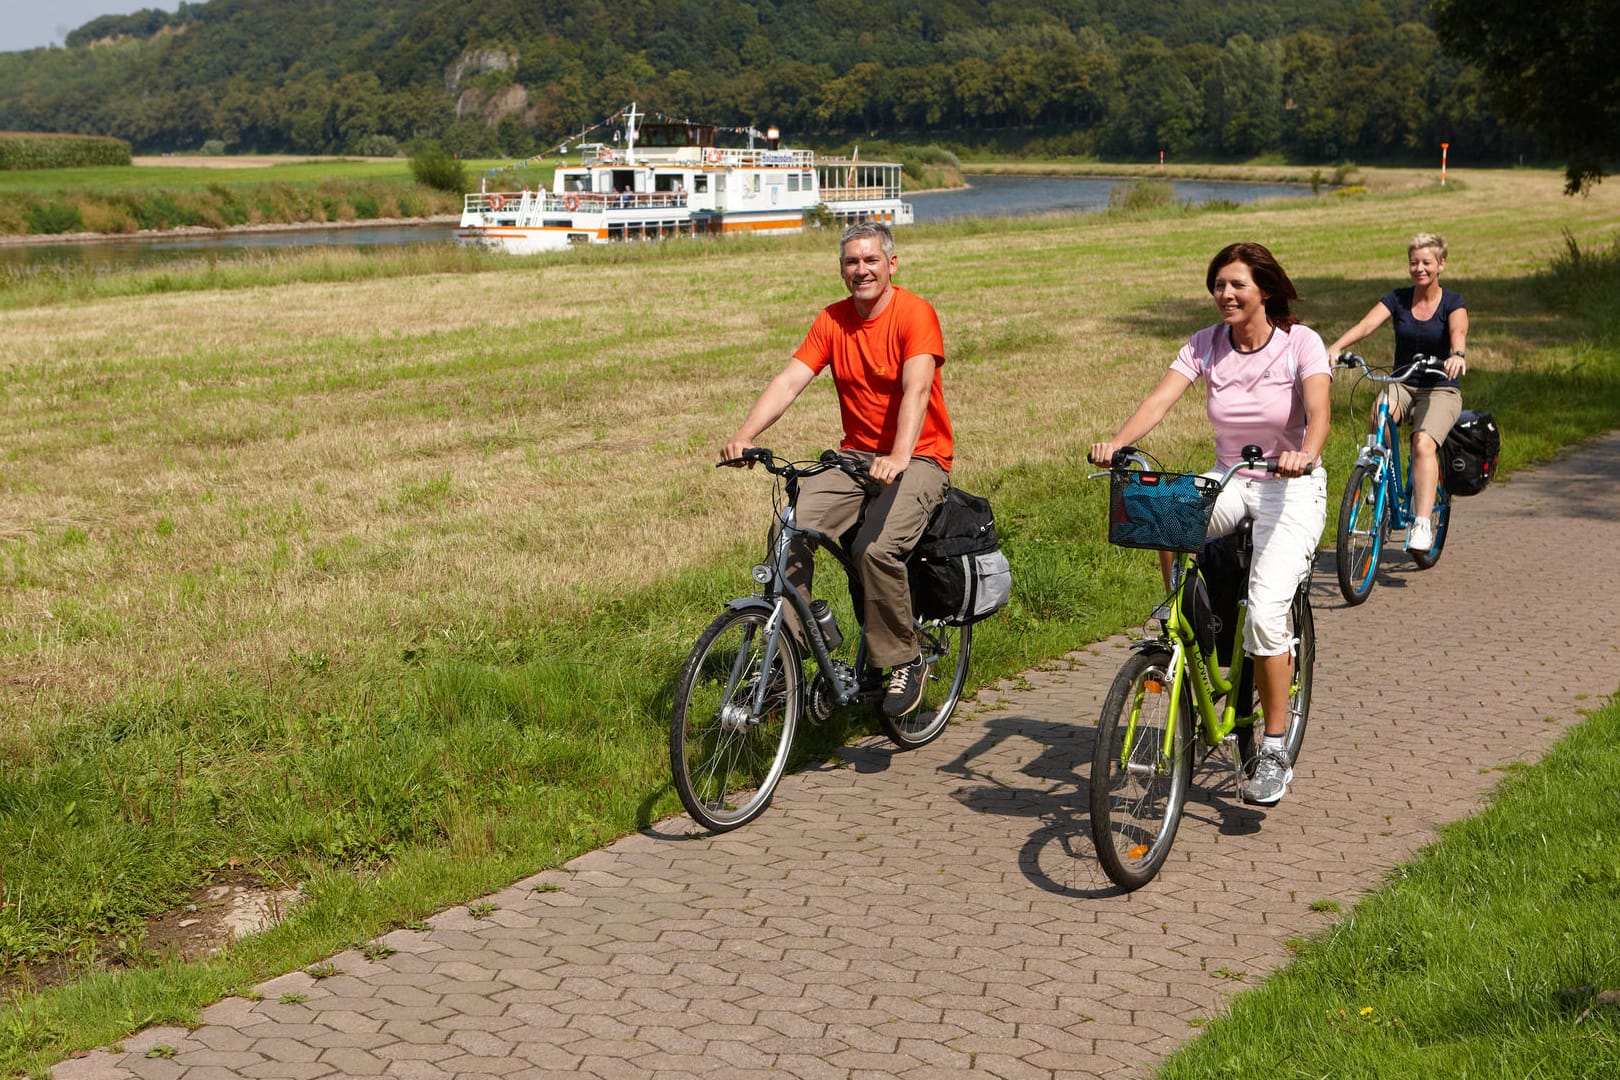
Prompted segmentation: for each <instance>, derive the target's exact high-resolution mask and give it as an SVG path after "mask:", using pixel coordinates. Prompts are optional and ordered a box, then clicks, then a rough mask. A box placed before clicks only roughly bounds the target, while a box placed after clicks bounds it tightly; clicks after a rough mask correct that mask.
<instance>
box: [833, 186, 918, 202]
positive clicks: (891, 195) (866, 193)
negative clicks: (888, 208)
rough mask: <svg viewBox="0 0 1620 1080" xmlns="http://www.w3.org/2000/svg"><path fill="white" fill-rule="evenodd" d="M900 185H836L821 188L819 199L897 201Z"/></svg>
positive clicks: (836, 200)
mask: <svg viewBox="0 0 1620 1080" xmlns="http://www.w3.org/2000/svg"><path fill="white" fill-rule="evenodd" d="M899 197H900V185H898V184H895V185H894V186H892V187H891V186H889V185H886V184H858V185H853V186H845V185H837V186H834V187H826V186H823V187H822V189H821V198H822V201H824V202H859V201H861V200H863V199H898V198H899Z"/></svg>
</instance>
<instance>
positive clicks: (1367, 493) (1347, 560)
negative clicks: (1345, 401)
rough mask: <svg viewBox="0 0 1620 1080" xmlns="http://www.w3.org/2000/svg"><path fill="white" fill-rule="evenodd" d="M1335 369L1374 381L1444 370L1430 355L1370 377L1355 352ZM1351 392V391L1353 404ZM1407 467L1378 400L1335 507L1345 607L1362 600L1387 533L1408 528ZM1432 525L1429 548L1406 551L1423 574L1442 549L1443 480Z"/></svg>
mask: <svg viewBox="0 0 1620 1080" xmlns="http://www.w3.org/2000/svg"><path fill="white" fill-rule="evenodd" d="M1338 364H1339V366H1340V367H1344V368H1351V369H1358V368H1359V369H1360V371H1361V377H1362V378H1363V379H1367V380H1370V381H1372V382H1375V383H1412V382H1421V380H1423V379H1424V378H1425V377H1426V376H1427V375H1428V374H1429V373H1431V372H1441V373H1443V372H1444V370H1445V361H1443V360H1441V359H1440V358H1439V357H1434V356H1418V357H1416V358H1414V363H1413V364H1412V366H1411V367H1410V368H1409V369H1408V370H1407V372H1406V374H1404V375H1402V376H1399V377H1396V376H1395V375H1383V374H1375V373H1374V372H1373V370H1372V369H1371V368H1369V367H1368V366H1367V361H1365V360H1363V359H1362V358H1361V357H1359V356H1356V355H1355V354H1354V353H1345V354H1344V355H1343V356H1341V357H1339V361H1338ZM1353 398H1354V394H1353V392H1352V401H1353ZM1413 516H1414V515H1413V513H1412V469H1411V463H1410V462H1408V463H1407V467H1406V468H1405V469H1402V468H1401V441H1400V438H1399V435H1398V432H1397V430H1396V425H1395V419H1394V417H1393V416H1391V415H1390V410H1389V395H1388V394H1380V395H1379V396H1378V419H1377V421H1376V423H1375V424H1374V425H1373V431H1372V433H1371V434H1369V435H1368V436H1367V445H1366V446H1365V447H1363V448H1362V451H1361V456H1360V457H1358V458H1357V459H1356V464H1355V468H1353V469H1351V470H1350V478H1349V480H1348V481H1347V482H1346V483H1345V485H1344V498H1343V499H1342V500H1341V501H1340V503H1339V536H1338V552H1337V562H1338V569H1339V591H1340V592H1341V593H1343V594H1344V600H1345V603H1347V604H1351V605H1355V604H1359V603H1361V602H1362V601H1364V600H1366V599H1367V597H1368V596H1369V595H1371V593H1372V587H1373V585H1374V584H1375V582H1376V580H1377V577H1378V559H1379V556H1380V555H1382V554H1383V551H1384V543H1385V541H1387V540H1388V539H1389V534H1390V531H1391V530H1392V529H1404V528H1407V527H1408V526H1410V525H1411V524H1412V519H1413ZM1429 520H1430V521H1431V522H1432V523H1433V524H1434V544H1433V545H1432V546H1431V547H1430V548H1429V549H1428V550H1427V551H1413V552H1411V553H1410V554H1411V556H1412V561H1413V562H1415V563H1417V564H1418V567H1419V569H1423V570H1427V569H1428V568H1429V567H1431V566H1433V565H1434V564H1435V563H1437V562H1439V561H1440V553H1441V551H1442V550H1444V549H1445V546H1446V533H1447V531H1448V527H1449V526H1450V524H1451V493H1450V492H1449V491H1447V490H1446V482H1445V477H1444V476H1441V478H1440V485H1439V487H1438V488H1437V489H1436V490H1435V493H1434V510H1433V512H1432V513H1431V514H1430V516H1429Z"/></svg>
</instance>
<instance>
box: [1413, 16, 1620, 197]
mask: <svg viewBox="0 0 1620 1080" xmlns="http://www.w3.org/2000/svg"><path fill="white" fill-rule="evenodd" d="M1434 25H1435V29H1436V30H1437V31H1438V32H1439V34H1440V37H1441V39H1442V40H1443V41H1444V42H1445V43H1446V44H1447V45H1448V46H1449V47H1450V48H1452V49H1455V50H1456V51H1457V52H1459V53H1461V54H1462V55H1464V56H1466V57H1467V58H1469V59H1470V60H1472V61H1473V62H1474V63H1475V64H1477V65H1479V67H1480V69H1481V70H1482V71H1483V72H1484V75H1485V82H1486V84H1487V85H1488V86H1489V87H1490V88H1491V91H1492V96H1493V97H1494V98H1495V100H1496V103H1497V105H1498V107H1499V108H1500V109H1501V110H1502V112H1503V114H1504V115H1505V116H1507V117H1508V118H1509V119H1512V120H1518V121H1522V122H1523V123H1525V124H1527V125H1528V126H1529V127H1530V128H1531V129H1532V130H1534V131H1535V132H1537V133H1538V134H1540V135H1541V136H1542V137H1543V138H1545V139H1546V140H1547V142H1548V143H1549V144H1551V146H1552V148H1553V149H1555V150H1557V151H1558V152H1560V153H1563V154H1567V155H1568V158H1567V163H1566V164H1565V167H1564V190H1565V191H1566V192H1568V193H1569V194H1571V195H1574V194H1576V193H1578V192H1584V191H1586V190H1587V188H1588V187H1589V186H1590V185H1591V184H1594V183H1597V182H1598V181H1600V180H1602V179H1603V162H1604V159H1605V158H1608V159H1613V158H1614V157H1616V156H1620V65H1616V64H1615V62H1614V56H1613V52H1614V45H1615V42H1616V41H1617V40H1620V4H1617V3H1615V0H1562V2H1561V3H1557V4H1525V3H1523V2H1522V0H1436V2H1435V5H1434Z"/></svg>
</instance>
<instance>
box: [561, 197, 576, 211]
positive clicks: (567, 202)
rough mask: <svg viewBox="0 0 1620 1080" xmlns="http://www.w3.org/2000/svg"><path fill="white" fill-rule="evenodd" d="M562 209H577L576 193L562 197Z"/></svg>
mask: <svg viewBox="0 0 1620 1080" xmlns="http://www.w3.org/2000/svg"><path fill="white" fill-rule="evenodd" d="M563 209H564V210H578V209H579V196H578V195H569V196H568V197H566V198H564V199H563Z"/></svg>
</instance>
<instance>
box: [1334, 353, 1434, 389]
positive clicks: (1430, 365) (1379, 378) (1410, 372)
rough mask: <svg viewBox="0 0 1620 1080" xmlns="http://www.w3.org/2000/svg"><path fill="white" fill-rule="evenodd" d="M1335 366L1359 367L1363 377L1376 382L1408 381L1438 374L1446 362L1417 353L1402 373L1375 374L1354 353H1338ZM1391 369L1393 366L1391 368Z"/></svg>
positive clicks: (1365, 362)
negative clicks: (1409, 365)
mask: <svg viewBox="0 0 1620 1080" xmlns="http://www.w3.org/2000/svg"><path fill="white" fill-rule="evenodd" d="M1334 366H1335V367H1342V368H1351V369H1355V368H1359V369H1361V376H1362V378H1364V379H1370V380H1371V381H1373V382H1377V383H1410V382H1411V381H1412V380H1414V379H1417V378H1420V377H1422V376H1425V375H1433V374H1440V375H1444V374H1445V371H1446V362H1445V361H1444V360H1442V359H1441V358H1440V357H1438V356H1425V355H1423V354H1422V353H1417V354H1416V355H1414V356H1413V357H1412V366H1411V367H1409V368H1407V369H1406V374H1404V375H1393V374H1391V375H1375V374H1373V369H1372V367H1371V366H1370V365H1369V364H1368V363H1367V361H1365V360H1363V359H1362V358H1361V357H1359V356H1357V355H1356V354H1355V353H1340V354H1339V359H1338V360H1337V361H1335V362H1334ZM1391 370H1393V367H1392V368H1391Z"/></svg>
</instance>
